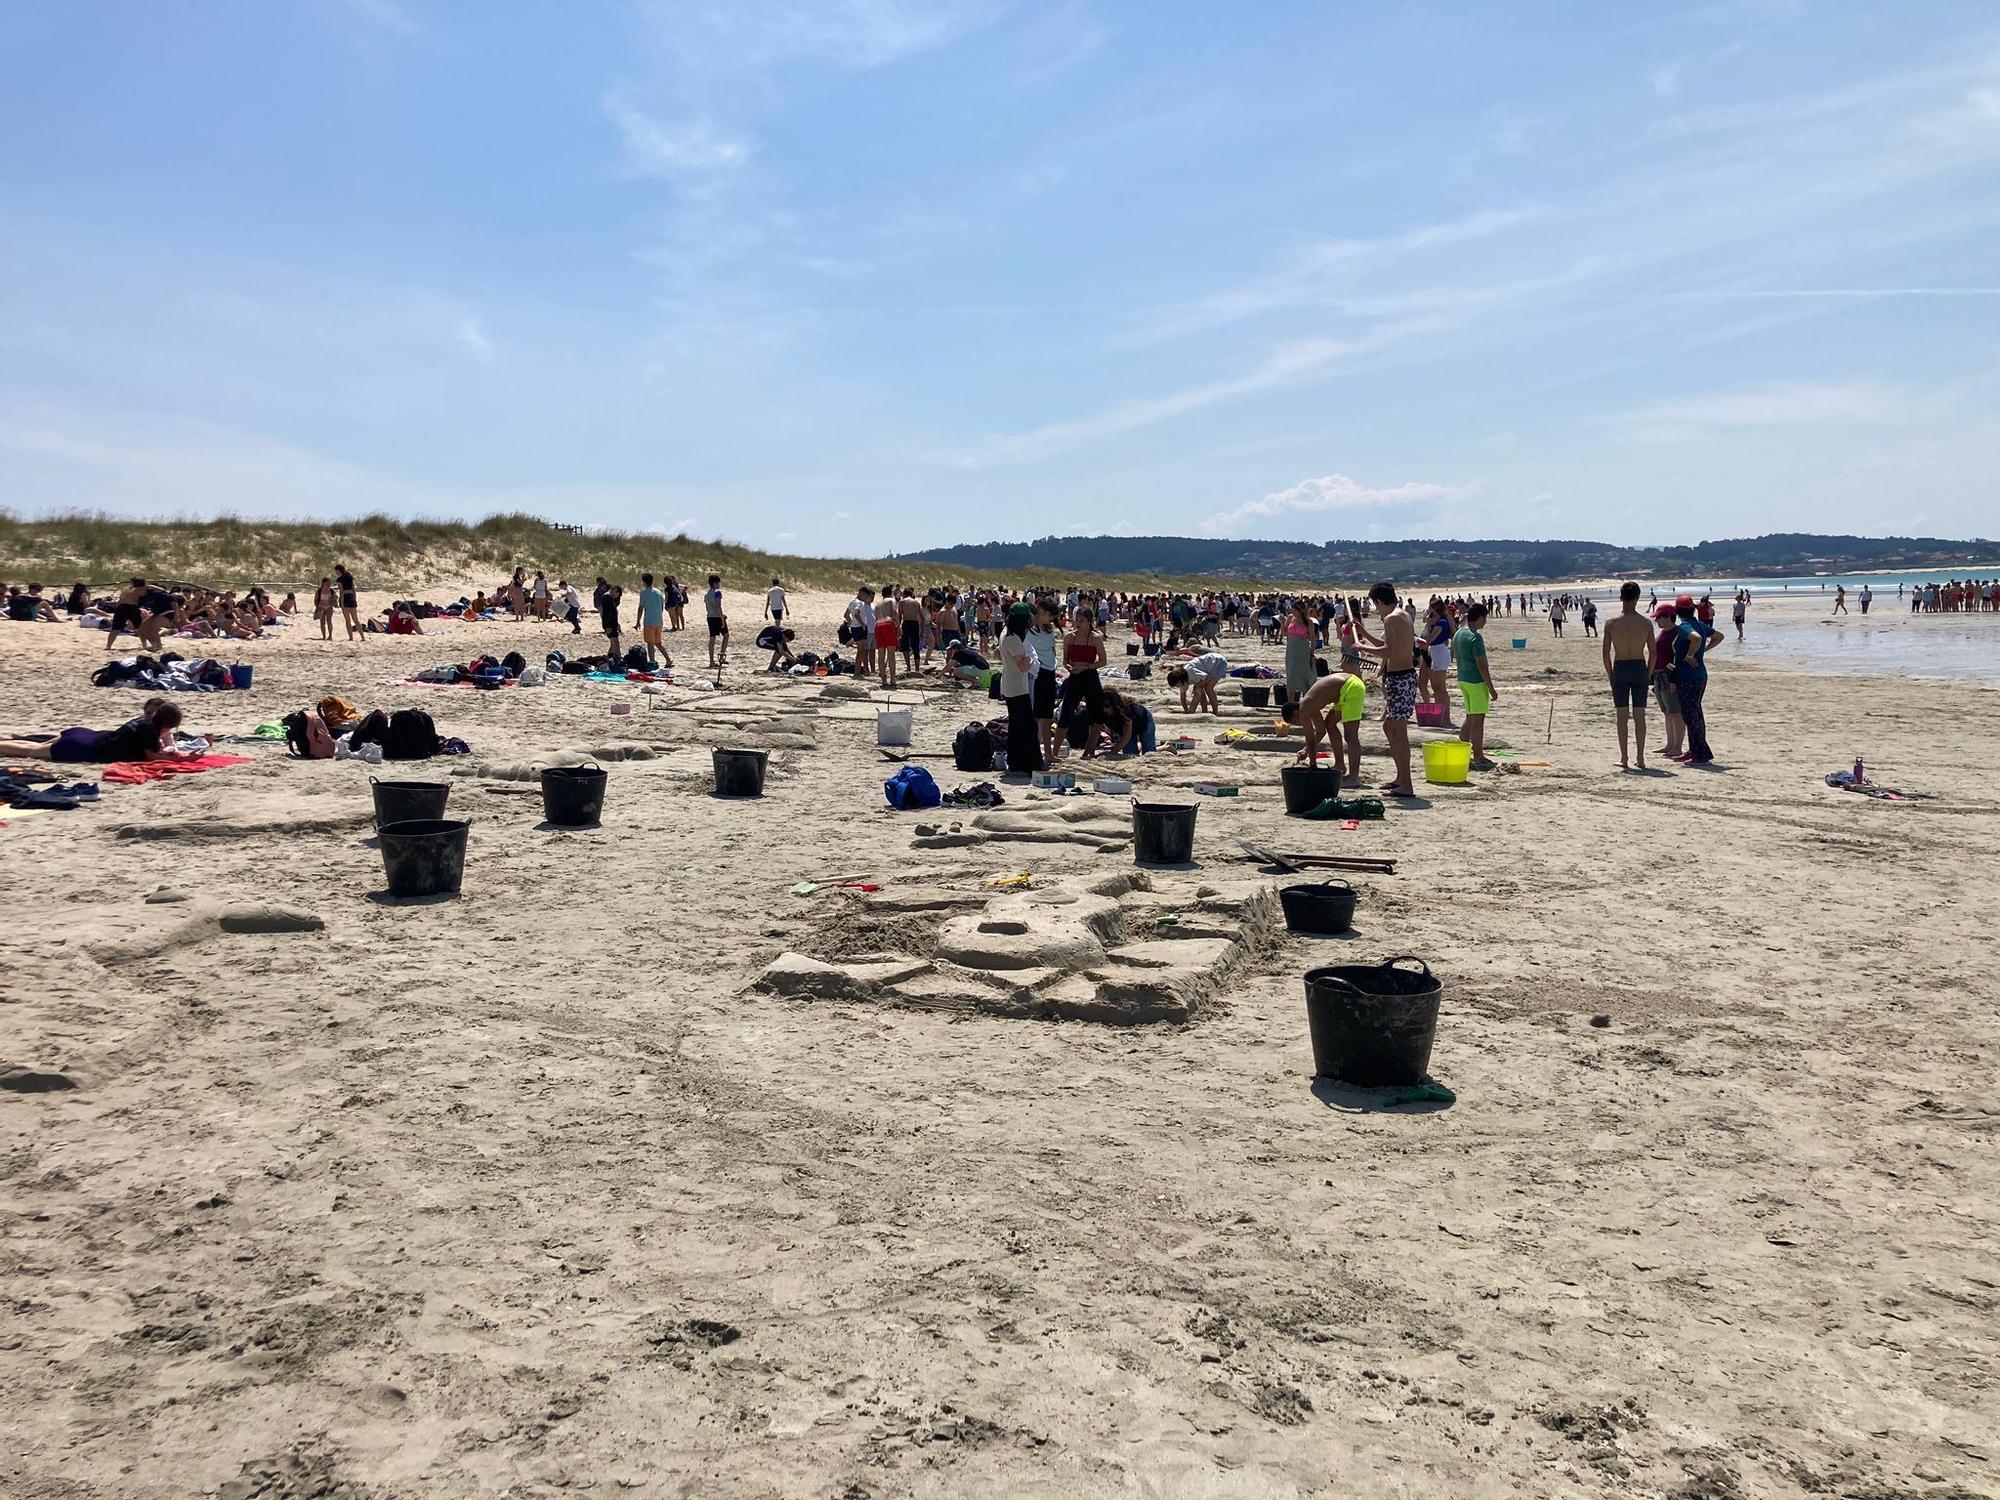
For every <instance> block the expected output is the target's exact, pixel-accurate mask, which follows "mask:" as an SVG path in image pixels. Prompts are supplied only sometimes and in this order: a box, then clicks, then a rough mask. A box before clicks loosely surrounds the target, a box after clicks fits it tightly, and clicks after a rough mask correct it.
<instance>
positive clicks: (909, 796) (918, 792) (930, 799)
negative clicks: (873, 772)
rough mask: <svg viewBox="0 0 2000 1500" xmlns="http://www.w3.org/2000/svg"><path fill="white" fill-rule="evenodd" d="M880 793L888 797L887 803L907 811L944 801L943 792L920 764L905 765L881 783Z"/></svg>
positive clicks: (932, 805) (933, 805) (936, 804)
mask: <svg viewBox="0 0 2000 1500" xmlns="http://www.w3.org/2000/svg"><path fill="white" fill-rule="evenodd" d="M882 795H883V796H885V797H887V798H888V799H889V805H890V806H891V807H893V808H896V809H898V810H899V811H903V812H909V811H911V810H913V809H916V808H920V807H936V806H938V805H939V804H940V803H942V802H943V801H944V793H943V792H940V791H939V790H938V785H937V783H936V782H935V781H933V780H931V773H930V772H928V771H926V770H925V769H924V768H923V767H922V766H905V767H903V769H902V770H900V771H898V772H897V773H896V774H895V775H894V776H891V777H890V778H889V779H888V780H887V781H885V782H883V783H882Z"/></svg>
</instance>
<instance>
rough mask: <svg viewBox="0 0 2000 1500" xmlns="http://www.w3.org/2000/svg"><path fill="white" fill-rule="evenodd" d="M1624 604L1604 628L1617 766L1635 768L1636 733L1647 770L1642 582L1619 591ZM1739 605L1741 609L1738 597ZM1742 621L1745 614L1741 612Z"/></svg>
mask: <svg viewBox="0 0 2000 1500" xmlns="http://www.w3.org/2000/svg"><path fill="white" fill-rule="evenodd" d="M1618 603H1619V605H1620V606H1621V607H1620V609H1619V611H1618V614H1617V616H1616V617H1615V618H1613V619H1612V620H1610V621H1608V622H1607V623H1606V624H1605V627H1604V675H1605V676H1606V677H1607V678H1609V679H1610V681H1611V702H1612V705H1613V706H1614V707H1615V708H1616V709H1617V710H1618V769H1619V770H1621V771H1629V770H1631V769H1632V758H1631V745H1632V741H1631V740H1630V739H1629V738H1628V736H1630V735H1632V734H1636V735H1637V736H1638V741H1637V743H1638V746H1639V769H1640V770H1642V771H1643V770H1645V769H1646V689H1647V687H1648V686H1649V685H1650V684H1651V681H1652V675H1653V674H1652V661H1653V625H1652V622H1651V621H1650V620H1648V619H1647V618H1646V617H1645V616H1644V615H1642V614H1640V613H1639V585H1638V584H1636V583H1627V584H1625V585H1624V586H1623V587H1622V588H1620V589H1619V590H1618ZM1737 608H1738V609H1741V608H1742V601H1741V600H1740V599H1739V600H1738V602H1737ZM1737 618H1738V619H1739V620H1740V619H1741V618H1742V616H1741V615H1740V614H1739V615H1738V616H1737Z"/></svg>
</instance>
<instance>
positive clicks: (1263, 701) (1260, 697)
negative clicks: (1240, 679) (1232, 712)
mask: <svg viewBox="0 0 2000 1500" xmlns="http://www.w3.org/2000/svg"><path fill="white" fill-rule="evenodd" d="M1243 706H1244V707H1245V708H1269V707H1270V706H1271V689H1270V688H1269V687H1268V686H1266V685H1265V684H1263V683H1259V684H1258V685H1257V686H1256V687H1251V686H1249V685H1248V684H1245V685H1244V688H1243Z"/></svg>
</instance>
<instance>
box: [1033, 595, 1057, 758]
mask: <svg viewBox="0 0 2000 1500" xmlns="http://www.w3.org/2000/svg"><path fill="white" fill-rule="evenodd" d="M1028 646H1029V648H1030V649H1031V650H1032V651H1033V652H1034V653H1035V681H1034V685H1033V686H1032V687H1030V688H1029V690H1028V693H1029V696H1030V697H1031V698H1033V699H1034V706H1035V727H1036V728H1037V729H1039V730H1040V731H1041V736H1042V759H1043V761H1044V762H1046V763H1047V764H1049V765H1054V764H1055V761H1056V741H1057V735H1056V606H1055V602H1054V601H1053V600H1050V599H1044V600H1043V601H1042V602H1041V603H1040V604H1038V605H1036V606H1035V623H1034V624H1032V625H1030V626H1029V627H1028Z"/></svg>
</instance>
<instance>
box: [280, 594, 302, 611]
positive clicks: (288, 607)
mask: <svg viewBox="0 0 2000 1500" xmlns="http://www.w3.org/2000/svg"><path fill="white" fill-rule="evenodd" d="M298 612H299V596H298V595H297V594H295V593H293V592H292V591H291V590H290V589H287V590H286V591H285V597H284V600H283V601H282V602H281V603H280V604H279V605H278V613H279V614H281V615H295V614H297V613H298Z"/></svg>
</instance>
